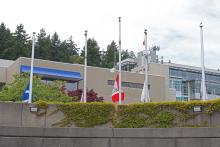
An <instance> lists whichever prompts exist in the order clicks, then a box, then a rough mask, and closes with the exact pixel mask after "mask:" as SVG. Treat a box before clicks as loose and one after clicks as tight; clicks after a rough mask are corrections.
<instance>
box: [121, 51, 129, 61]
mask: <svg viewBox="0 0 220 147" xmlns="http://www.w3.org/2000/svg"><path fill="white" fill-rule="evenodd" d="M127 58H129V53H128V50H127V49H126V50H122V51H121V60H125V59H127Z"/></svg>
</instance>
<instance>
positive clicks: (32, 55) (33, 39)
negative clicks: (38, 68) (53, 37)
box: [28, 32, 35, 103]
mask: <svg viewBox="0 0 220 147" xmlns="http://www.w3.org/2000/svg"><path fill="white" fill-rule="evenodd" d="M34 45H35V32H33V38H32V51H31V72H30V89H29V90H30V91H29V99H28V103H31V102H32V86H33V70H34Z"/></svg>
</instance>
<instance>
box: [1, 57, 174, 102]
mask: <svg viewBox="0 0 220 147" xmlns="http://www.w3.org/2000/svg"><path fill="white" fill-rule="evenodd" d="M30 63H31V61H30V59H29V58H24V57H20V58H18V59H17V60H15V61H8V60H1V61H0V76H1V77H0V83H1V87H2V86H3V85H4V84H6V83H10V82H12V81H13V75H16V74H21V73H23V72H29V71H30ZM83 70H84V65H80V64H69V63H62V62H54V61H47V60H40V59H35V61H34V74H35V75H41V76H42V79H43V82H45V83H50V82H51V81H53V80H65V81H66V86H67V88H68V89H69V90H74V89H77V88H83ZM116 72H117V71H116ZM116 72H111V71H110V69H107V68H99V67H91V66H88V69H87V78H88V79H87V83H88V89H93V90H94V91H95V92H97V93H98V94H99V95H100V96H103V97H104V99H105V101H108V102H111V94H112V89H113V84H114V80H115V78H116ZM143 82H144V74H142V73H132V72H126V71H124V72H122V89H123V91H124V93H125V102H124V103H131V102H139V101H140V97H141V92H142V88H143ZM165 83H166V82H165V77H162V76H160V75H149V87H150V96H151V97H152V101H165V100H166V98H167V97H170V96H169V95H167V91H169V86H168V85H165ZM173 100H175V98H174V99H173Z"/></svg>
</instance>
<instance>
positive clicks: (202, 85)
mask: <svg viewBox="0 0 220 147" xmlns="http://www.w3.org/2000/svg"><path fill="white" fill-rule="evenodd" d="M202 28H203V25H202V23H200V37H201V66H202V81H201V94H202V97H201V98H202V100H203V101H205V100H207V93H206V85H205V63H204V44H203V29H202Z"/></svg>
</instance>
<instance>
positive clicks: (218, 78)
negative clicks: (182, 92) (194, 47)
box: [170, 68, 220, 83]
mask: <svg viewBox="0 0 220 147" xmlns="http://www.w3.org/2000/svg"><path fill="white" fill-rule="evenodd" d="M170 77H178V78H182V79H184V80H200V79H201V78H202V74H201V71H185V70H181V69H172V68H170ZM205 78H206V81H212V82H217V83H220V75H216V74H211V73H206V74H205Z"/></svg>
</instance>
